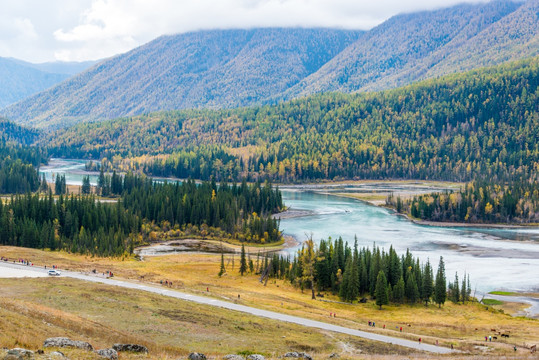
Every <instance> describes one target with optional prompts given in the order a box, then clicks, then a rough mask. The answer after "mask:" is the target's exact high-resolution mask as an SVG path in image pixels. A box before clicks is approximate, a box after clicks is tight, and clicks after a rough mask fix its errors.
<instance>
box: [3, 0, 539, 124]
mask: <svg viewBox="0 0 539 360" xmlns="http://www.w3.org/2000/svg"><path fill="white" fill-rule="evenodd" d="M538 13H539V0H529V1H528V2H526V3H521V2H518V3H513V2H510V1H494V2H489V3H486V4H475V5H470V4H463V5H458V6H454V7H451V8H446V9H440V10H435V11H424V12H418V13H412V14H402V15H397V16H395V17H393V18H391V19H389V20H387V21H386V22H384V23H383V24H381V25H379V26H377V27H375V28H374V29H372V30H370V31H368V32H354V31H343V30H328V29H254V30H215V31H199V32H193V33H187V34H181V35H172V36H163V37H160V38H158V39H156V40H154V41H152V42H150V43H148V44H146V45H144V46H141V47H139V48H137V49H134V50H132V51H130V52H128V53H126V54H122V55H119V56H116V57H114V58H112V59H108V60H105V61H103V62H101V63H100V64H99V65H98V66H95V67H93V68H92V69H89V70H88V71H86V72H84V73H82V74H80V75H78V76H75V77H73V78H71V79H70V80H68V81H66V82H65V83H62V84H60V85H58V86H56V87H54V88H52V89H50V90H47V91H45V92H42V93H40V94H37V95H35V96H33V97H31V98H28V99H26V100H24V101H22V102H20V103H18V104H15V105H13V106H11V107H9V108H8V109H6V110H5V111H4V114H5V115H6V116H8V117H9V118H11V119H13V120H15V121H17V122H19V123H23V124H30V125H33V126H38V127H42V128H59V127H66V126H69V125H71V124H74V123H77V122H81V121H100V120H105V119H111V118H115V117H120V116H132V115H137V114H143V113H149V112H153V111H159V110H173V109H187V108H211V109H219V108H234V107H241V106H252V105H257V104H258V105H260V104H271V103H275V102H277V101H280V100H289V99H291V98H296V97H299V96H306V95H309V94H313V93H318V92H326V91H342V92H354V91H358V90H379V89H388V88H394V87H397V86H402V85H406V84H409V83H411V82H414V81H417V80H420V79H425V78H432V77H438V76H440V75H444V74H450V73H455V72H461V71H464V70H470V69H473V68H478V67H481V66H488V65H495V64H498V63H502V62H505V61H510V60H517V59H523V58H527V57H530V56H535V55H537V54H539V18H538V15H537V14H538Z"/></svg>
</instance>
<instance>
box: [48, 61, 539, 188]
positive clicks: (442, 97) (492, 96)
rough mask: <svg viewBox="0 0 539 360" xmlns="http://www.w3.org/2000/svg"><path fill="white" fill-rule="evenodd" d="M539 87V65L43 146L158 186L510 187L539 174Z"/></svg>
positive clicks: (81, 135) (98, 131) (86, 134)
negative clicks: (384, 182) (190, 181)
mask: <svg viewBox="0 0 539 360" xmlns="http://www.w3.org/2000/svg"><path fill="white" fill-rule="evenodd" d="M538 86H539V58H538V57H535V58H531V59H529V60H524V61H519V62H514V63H510V64H505V65H499V66H495V67H491V68H486V69H480V70H474V71H471V72H468V73H463V74H455V75H449V76H446V77H444V78H440V79H435V80H426V81H424V82H420V83H416V84H413V85H409V86H406V87H403V88H399V89H394V90H387V91H383V92H375V93H362V94H355V95H350V94H338V93H330V94H323V95H314V96H311V97H307V98H303V99H299V100H294V101H290V102H286V103H282V104H279V105H274V106H262V107H252V108H242V109H235V110H221V111H210V110H189V111H172V112H160V113H153V114H149V115H141V116H137V117H131V118H123V119H118V120H110V121H105V122H101V123H93V124H79V125H77V126H74V127H72V128H69V129H65V130H61V131H59V132H57V133H55V134H52V135H51V136H50V137H48V138H46V139H44V140H43V141H44V143H46V144H49V145H50V146H51V147H52V148H51V152H52V153H53V154H55V155H56V156H66V157H86V158H93V159H101V158H103V157H106V158H107V160H106V161H105V165H107V166H111V165H113V166H115V167H116V168H119V169H121V170H142V171H145V172H146V173H148V174H152V175H157V176H177V177H183V178H184V177H189V176H191V177H195V178H202V179H208V178H210V176H212V175H213V176H216V177H217V178H219V179H223V178H230V179H240V178H242V177H248V178H251V179H254V178H258V177H262V178H266V177H267V178H271V179H275V180H278V181H285V182H287V181H298V180H299V181H306V180H317V179H339V178H346V179H352V178H419V179H440V180H458V181H465V180H470V179H474V178H477V177H479V176H481V177H485V176H488V177H490V178H491V179H494V178H498V179H500V178H507V177H511V176H513V175H515V174H519V173H525V174H529V173H531V172H536V171H537V170H538V169H539V141H538V139H539V89H538ZM162 154H165V155H162Z"/></svg>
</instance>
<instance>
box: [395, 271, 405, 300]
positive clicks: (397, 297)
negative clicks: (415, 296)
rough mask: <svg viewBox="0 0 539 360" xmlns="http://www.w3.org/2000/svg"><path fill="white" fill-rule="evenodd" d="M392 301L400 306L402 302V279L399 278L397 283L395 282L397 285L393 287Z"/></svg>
mask: <svg viewBox="0 0 539 360" xmlns="http://www.w3.org/2000/svg"><path fill="white" fill-rule="evenodd" d="M393 299H394V301H395V302H397V303H399V304H402V302H403V301H404V278H403V277H402V275H401V277H400V278H399V281H397V284H395V286H394V287H393Z"/></svg>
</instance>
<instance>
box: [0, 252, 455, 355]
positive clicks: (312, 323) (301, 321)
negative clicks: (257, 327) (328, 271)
mask: <svg viewBox="0 0 539 360" xmlns="http://www.w3.org/2000/svg"><path fill="white" fill-rule="evenodd" d="M5 268H10V269H14V268H15V269H20V270H22V269H24V270H26V271H36V272H41V273H43V274H45V276H46V273H47V271H48V270H46V269H43V268H40V267H32V266H24V265H19V264H13V263H9V262H0V277H2V270H3V269H5ZM61 271H62V276H64V277H69V278H73V279H78V280H83V281H90V282H94V283H102V284H106V285H111V286H118V287H122V288H127V289H134V290H140V291H147V292H150V293H154V294H159V295H164V296H169V297H173V298H176V299H181V300H185V301H192V302H195V303H198V304H203V305H209V306H215V307H220V308H223V309H227V310H235V311H240V312H243V313H246V314H251V315H255V316H260V317H264V318H268V319H272V320H278V321H284V322H288V323H293V324H297V325H302V326H306V327H311V328H317V329H323V330H329V331H333V332H336V333H341V334H347V335H352V336H357V337H361V338H364V339H368V340H375V341H381V342H384V343H388V344H394V345H399V346H404V347H407V348H411V349H415V350H421V351H428V352H431V353H436V354H449V353H453V352H455V353H456V352H457V351H455V350H451V349H448V348H445V347H441V346H435V345H430V344H424V343H423V344H419V343H418V342H415V341H411V340H406V339H401V338H397V337H392V336H387V335H380V334H376V333H370V332H367V331H361V330H355V329H351V328H347V327H343V326H338V325H333V324H328V323H324V322H321V321H316V320H310V319H306V318H302V317H298V316H292V315H287V314H281V313H278V312H274V311H268V310H261V309H257V308H253V307H249V306H245V305H239V304H234V303H231V302H228V301H222V300H217V299H212V298H209V297H205V296H198V295H192V294H187V293H184V292H181V291H177V290H170V289H166V288H162V287H157V286H151V285H146V284H141V283H135V282H130V281H125V280H116V279H111V278H108V279H107V278H102V277H98V276H91V275H85V274H82V273H77V272H72V271H65V270H61Z"/></svg>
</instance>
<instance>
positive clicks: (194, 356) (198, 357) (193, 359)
mask: <svg viewBox="0 0 539 360" xmlns="http://www.w3.org/2000/svg"><path fill="white" fill-rule="evenodd" d="M187 358H188V359H189V360H206V355H204V354H200V353H195V352H194V353H190V354H189V356H188V357H187Z"/></svg>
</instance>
